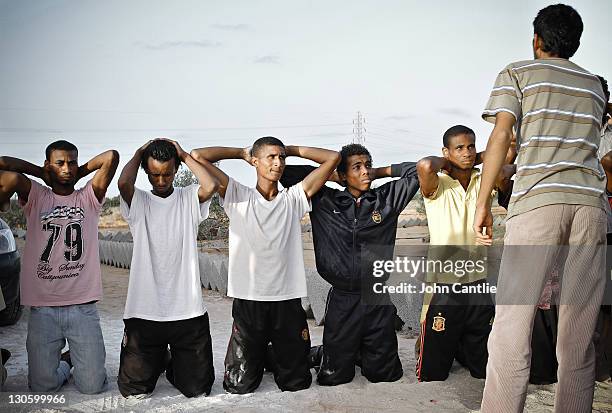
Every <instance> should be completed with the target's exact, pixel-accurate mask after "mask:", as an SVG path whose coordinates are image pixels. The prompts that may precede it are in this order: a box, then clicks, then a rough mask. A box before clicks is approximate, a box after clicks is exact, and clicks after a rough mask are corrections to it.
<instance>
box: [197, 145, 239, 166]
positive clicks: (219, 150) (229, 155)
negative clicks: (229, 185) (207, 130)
mask: <svg viewBox="0 0 612 413" xmlns="http://www.w3.org/2000/svg"><path fill="white" fill-rule="evenodd" d="M244 152H245V150H244V148H230V147H225V146H210V147H207V148H199V149H194V150H192V151H191V155H192V156H193V157H194V158H195V160H196V161H200V160H206V161H208V162H210V163H215V162H218V161H221V160H223V159H244V158H245V157H244Z"/></svg>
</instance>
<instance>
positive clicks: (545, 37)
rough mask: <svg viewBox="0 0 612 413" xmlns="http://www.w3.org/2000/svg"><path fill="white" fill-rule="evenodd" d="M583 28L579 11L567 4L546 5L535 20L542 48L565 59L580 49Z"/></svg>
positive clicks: (535, 30) (536, 31)
mask: <svg viewBox="0 0 612 413" xmlns="http://www.w3.org/2000/svg"><path fill="white" fill-rule="evenodd" d="M583 28H584V26H583V24H582V18H581V17H580V15H579V14H578V12H577V11H576V10H574V9H573V8H572V7H570V6H567V5H565V4H555V5H551V6H548V7H545V8H543V9H542V10H540V11H539V12H538V15H537V16H536V18H535V19H534V20H533V32H534V33H535V34H537V35H538V37H539V38H540V39H542V50H543V51H544V52H546V53H551V54H553V55H556V56H559V57H562V58H564V59H569V58H570V57H572V56H573V55H574V53H576V50H578V46H580V36H582V29H583Z"/></svg>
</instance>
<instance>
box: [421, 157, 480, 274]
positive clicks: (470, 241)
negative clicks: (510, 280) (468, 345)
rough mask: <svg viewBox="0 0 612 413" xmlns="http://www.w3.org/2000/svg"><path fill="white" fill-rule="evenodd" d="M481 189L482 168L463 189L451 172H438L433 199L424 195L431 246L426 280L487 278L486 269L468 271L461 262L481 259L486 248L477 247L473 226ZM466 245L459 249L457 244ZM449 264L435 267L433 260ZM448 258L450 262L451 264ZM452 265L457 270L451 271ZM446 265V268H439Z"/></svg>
mask: <svg viewBox="0 0 612 413" xmlns="http://www.w3.org/2000/svg"><path fill="white" fill-rule="evenodd" d="M479 190H480V171H479V170H478V169H473V170H472V175H471V178H470V183H469V185H468V187H467V189H463V186H461V183H460V182H459V181H458V180H456V179H454V178H452V177H451V176H449V175H446V174H442V173H439V174H438V188H437V190H436V192H435V193H434V195H433V196H432V197H431V198H425V197H424V198H423V200H424V203H425V211H426V212H427V226H428V227H429V238H430V242H429V245H430V248H429V253H428V257H427V258H428V264H431V267H428V270H427V272H426V274H427V275H426V279H425V281H427V282H436V283H444V284H450V283H457V282H458V283H467V282H474V281H477V280H481V279H483V278H485V277H486V271H484V272H482V271H480V272H479V271H474V270H472V271H466V270H465V268H463V269H462V268H461V265H465V263H462V262H460V261H466V260H471V261H474V262H475V261H477V260H482V259H483V257H484V256H485V255H484V251H483V248H482V247H476V246H475V245H476V234H475V233H474V229H473V228H472V227H473V225H474V214H475V212H476V200H477V199H478V192H479ZM463 245H465V246H467V247H459V248H456V247H454V246H463ZM435 260H437V261H442V262H443V263H445V264H447V265H442V264H440V265H439V266H435V264H434V262H433V261H435ZM449 261H450V262H451V263H450V264H449ZM449 265H450V266H452V268H453V269H454V271H449V268H450V267H449ZM441 267H443V268H444V270H442V271H441V270H440V268H441Z"/></svg>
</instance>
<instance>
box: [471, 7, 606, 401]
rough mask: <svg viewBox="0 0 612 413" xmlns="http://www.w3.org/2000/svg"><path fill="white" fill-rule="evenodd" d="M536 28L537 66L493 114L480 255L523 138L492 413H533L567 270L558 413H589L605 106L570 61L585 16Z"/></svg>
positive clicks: (498, 92) (499, 312)
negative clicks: (530, 386)
mask: <svg viewBox="0 0 612 413" xmlns="http://www.w3.org/2000/svg"><path fill="white" fill-rule="evenodd" d="M533 25H534V36H533V51H534V57H535V59H534V60H528V61H522V62H517V63H511V64H510V65H508V66H506V68H505V69H504V70H502V71H501V73H499V75H498V76H497V80H496V82H495V87H494V88H493V91H492V92H491V97H490V99H489V102H488V104H487V107H486V109H485V110H484V112H483V118H484V119H485V120H487V121H489V122H494V123H495V128H494V129H493V131H492V133H491V137H490V138H489V142H488V145H487V149H486V153H487V157H486V160H485V162H484V167H483V175H482V180H481V188H480V192H479V197H478V201H477V207H476V214H475V218H474V230H475V231H476V233H477V240H478V242H480V243H482V244H489V243H490V242H491V229H492V228H491V227H492V223H493V219H492V216H491V206H490V197H489V196H487V195H488V194H490V192H491V189H493V186H494V183H495V178H496V176H497V174H498V173H499V171H500V169H501V167H502V163H503V160H504V157H505V155H506V152H507V150H508V147H509V145H510V140H511V138H512V132H513V128H516V130H517V133H518V142H519V143H520V150H519V156H518V160H517V174H516V179H515V184H514V189H513V193H512V197H511V199H510V205H509V210H508V221H507V224H506V236H505V248H504V253H503V257H502V264H501V269H500V271H501V272H500V277H499V283H498V294H497V297H496V304H497V305H496V311H495V312H496V318H495V322H494V323H493V330H492V332H491V335H490V337H489V343H488V347H489V362H488V365H487V380H486V384H485V389H484V394H483V400H482V411H483V412H500V411H501V412H522V411H523V407H524V404H525V398H526V394H527V382H528V379H529V368H530V354H531V348H530V340H531V330H532V326H533V321H534V316H535V313H536V308H537V301H538V298H539V297H540V294H541V292H542V289H543V287H544V284H545V281H546V275H547V274H550V269H551V267H552V266H553V264H555V263H557V264H558V265H559V266H561V268H562V269H563V279H562V281H561V303H560V304H561V305H560V306H559V327H558V339H557V357H558V362H559V368H558V372H557V374H558V384H557V387H556V393H555V411H561V409H562V410H563V411H571V412H590V411H591V405H592V402H593V388H594V379H595V371H594V368H595V352H594V347H593V340H592V337H593V331H594V329H595V322H596V319H597V313H598V311H599V306H600V304H601V301H602V296H603V287H604V262H605V255H604V246H605V243H606V234H605V228H606V215H605V210H604V208H605V204H604V202H606V201H605V197H604V195H605V194H604V189H605V174H604V172H603V170H602V168H601V166H600V164H599V162H598V160H597V147H598V145H599V140H600V127H601V119H602V114H603V110H604V106H605V99H604V96H603V91H602V88H601V84H600V82H599V79H598V78H597V76H595V75H593V74H591V73H589V72H587V71H586V70H584V69H583V68H581V67H579V66H578V65H576V64H574V63H572V62H571V61H569V60H568V59H569V58H570V57H572V56H573V55H574V53H575V52H576V50H577V49H578V46H579V45H580V36H581V34H582V29H583V24H582V19H581V18H580V15H579V14H578V13H577V12H576V10H574V9H573V8H571V7H569V6H566V5H562V4H558V5H554V6H549V7H546V8H544V9H542V10H540V12H539V13H538V15H537V17H536V18H535V20H534V22H533ZM483 230H486V233H483V232H482V231H483ZM562 245H566V246H567V245H569V246H570V247H569V248H567V247H566V248H563V247H560V246H562ZM521 246H523V247H521ZM524 246H527V247H524Z"/></svg>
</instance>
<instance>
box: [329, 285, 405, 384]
mask: <svg viewBox="0 0 612 413" xmlns="http://www.w3.org/2000/svg"><path fill="white" fill-rule="evenodd" d="M384 298H385V299H381V301H382V303H381V304H376V305H365V304H362V302H361V293H360V292H350V291H342V290H338V289H336V288H332V289H331V290H330V291H329V295H328V297H327V310H326V312H325V328H324V330H323V357H322V360H321V367H320V369H319V373H318V375H317V382H318V383H319V384H320V385H323V386H335V385H338V384H342V383H348V382H350V381H351V380H353V377H355V364H356V362H357V359H358V357H359V355H361V373H362V374H363V375H364V376H365V377H366V378H367V379H368V380H369V381H371V382H374V383H376V382H391V381H396V380H399V379H400V378H401V377H402V375H403V370H402V363H401V362H400V359H399V356H398V354H397V336H396V333H395V314H396V312H397V310H396V309H395V306H394V305H393V304H392V303H391V300H390V299H388V297H384Z"/></svg>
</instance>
